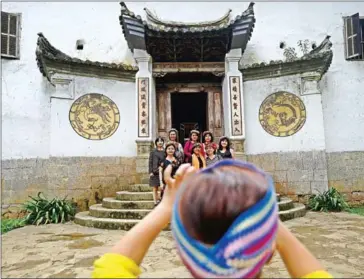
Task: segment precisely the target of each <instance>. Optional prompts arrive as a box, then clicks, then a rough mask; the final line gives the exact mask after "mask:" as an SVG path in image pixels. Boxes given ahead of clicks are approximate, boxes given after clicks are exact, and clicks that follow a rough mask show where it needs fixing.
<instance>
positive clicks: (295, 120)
mask: <svg viewBox="0 0 364 279" xmlns="http://www.w3.org/2000/svg"><path fill="white" fill-rule="evenodd" d="M259 121H260V124H261V125H262V127H263V129H264V130H265V131H266V132H267V133H269V134H271V135H272V136H275V137H288V136H292V135H293V134H295V133H297V132H298V131H299V130H300V129H301V128H302V127H303V125H304V124H305V122H306V108H305V105H304V104H303V102H302V101H301V99H300V98H299V97H297V96H296V95H294V94H291V93H287V92H277V93H274V94H271V95H269V96H268V97H267V98H266V99H265V100H264V101H263V103H262V104H261V106H260V109H259Z"/></svg>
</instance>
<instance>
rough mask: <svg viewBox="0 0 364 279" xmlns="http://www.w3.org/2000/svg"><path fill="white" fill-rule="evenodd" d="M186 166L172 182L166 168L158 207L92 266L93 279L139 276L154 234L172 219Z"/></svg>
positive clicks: (190, 172) (168, 168)
mask: <svg viewBox="0 0 364 279" xmlns="http://www.w3.org/2000/svg"><path fill="white" fill-rule="evenodd" d="M194 171H195V170H194V168H192V167H191V166H190V165H189V164H184V165H181V167H180V168H179V169H178V170H177V173H176V179H173V178H172V177H171V173H172V166H171V165H170V166H168V167H167V168H166V170H165V173H164V176H165V180H166V183H167V185H168V187H167V188H166V191H165V194H164V197H163V199H162V201H161V203H160V204H159V205H158V206H157V207H156V208H155V209H154V210H153V211H152V212H150V213H149V214H148V215H147V216H146V217H144V218H143V219H142V220H141V221H140V222H139V223H138V224H137V225H135V226H134V227H133V228H132V229H131V230H130V231H128V232H127V233H126V234H125V236H124V237H123V238H122V239H121V240H119V242H118V243H117V244H116V245H115V246H114V247H113V248H112V249H111V251H110V253H109V254H105V255H104V256H103V257H101V258H100V259H99V260H96V261H95V263H94V266H95V269H94V271H93V274H92V277H93V278H135V277H137V276H138V275H139V273H140V270H139V268H138V266H139V265H140V263H141V262H142V260H143V258H144V256H145V254H146V253H147V251H148V249H149V247H150V245H151V244H152V243H153V241H154V239H155V238H156V237H157V236H158V234H159V233H160V232H161V231H162V230H163V229H164V228H165V227H166V226H167V225H168V223H169V222H170V219H171V215H172V208H173V203H174V200H175V196H176V192H177V190H178V188H179V185H180V184H181V182H182V180H183V179H184V177H186V176H188V175H190V174H192V173H193V172H194Z"/></svg>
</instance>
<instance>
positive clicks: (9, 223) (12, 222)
mask: <svg viewBox="0 0 364 279" xmlns="http://www.w3.org/2000/svg"><path fill="white" fill-rule="evenodd" d="M24 226H25V220H24V219H1V233H2V234H4V233H6V232H9V231H11V230H14V229H17V228H21V227H24Z"/></svg>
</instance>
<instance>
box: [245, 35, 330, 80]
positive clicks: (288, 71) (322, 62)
mask: <svg viewBox="0 0 364 279" xmlns="http://www.w3.org/2000/svg"><path fill="white" fill-rule="evenodd" d="M331 47H332V43H331V41H330V36H326V38H325V39H324V40H323V41H322V43H321V44H320V45H319V46H318V47H316V48H315V49H314V50H312V51H311V52H309V53H307V54H306V55H303V56H302V57H299V58H296V59H293V60H290V61H283V60H272V61H270V62H269V63H264V62H262V63H254V64H251V65H245V66H242V67H241V68H240V70H241V71H242V72H243V78H244V80H246V81H248V80H257V79H263V78H272V77H278V76H284V75H294V74H301V73H305V72H317V73H319V74H320V77H322V76H323V75H324V74H325V73H326V72H327V71H328V69H329V68H330V65H331V62H332V58H333V52H332V50H331Z"/></svg>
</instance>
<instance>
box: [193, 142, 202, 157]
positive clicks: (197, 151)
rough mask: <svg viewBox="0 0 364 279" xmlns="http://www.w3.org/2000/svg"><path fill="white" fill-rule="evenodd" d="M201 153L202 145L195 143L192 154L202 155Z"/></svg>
mask: <svg viewBox="0 0 364 279" xmlns="http://www.w3.org/2000/svg"><path fill="white" fill-rule="evenodd" d="M200 153H201V144H200V143H195V144H194V145H193V147H192V154H195V155H200Z"/></svg>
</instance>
